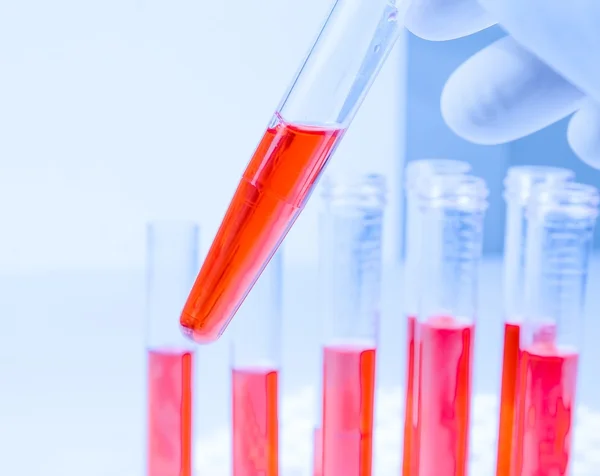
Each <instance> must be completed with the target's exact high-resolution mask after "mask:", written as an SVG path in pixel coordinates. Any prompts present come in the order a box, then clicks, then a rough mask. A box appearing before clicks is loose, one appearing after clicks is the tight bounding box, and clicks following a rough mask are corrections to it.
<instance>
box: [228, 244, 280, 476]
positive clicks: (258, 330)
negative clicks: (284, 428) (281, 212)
mask: <svg viewBox="0 0 600 476" xmlns="http://www.w3.org/2000/svg"><path fill="white" fill-rule="evenodd" d="M282 285H283V248H280V249H279V251H278V252H277V253H276V254H275V256H274V257H273V259H272V260H271V261H270V263H269V265H268V266H267V268H266V269H265V271H264V272H263V274H262V275H261V277H260V278H259V280H258V281H257V283H256V285H255V286H254V288H252V291H251V292H250V294H249V295H248V298H247V299H246V301H245V302H244V304H243V305H242V307H241V309H240V312H239V313H240V316H239V318H238V319H237V320H236V322H235V324H234V326H233V331H234V332H233V346H232V360H233V362H232V374H231V375H232V384H231V388H232V414H233V422H232V423H233V460H232V466H233V476H256V475H262V476H277V475H278V474H279V380H280V379H279V374H280V363H281V344H280V343H281V325H282Z"/></svg>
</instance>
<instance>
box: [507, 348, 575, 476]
mask: <svg viewBox="0 0 600 476" xmlns="http://www.w3.org/2000/svg"><path fill="white" fill-rule="evenodd" d="M521 359H522V360H521V383H520V385H522V387H521V388H522V391H521V389H519V390H520V391H519V414H518V418H519V421H518V428H517V438H516V440H517V445H519V446H518V447H517V464H516V466H517V471H516V475H517V476H566V475H567V474H568V468H569V460H570V453H571V441H572V428H573V426H572V425H573V413H574V412H575V391H576V386H577V363H578V355H577V354H576V353H575V352H573V353H569V352H560V351H558V350H557V349H556V348H555V346H554V345H552V344H547V343H534V344H533V345H532V346H530V347H529V348H527V349H525V350H524V351H523V352H522V354H521ZM521 445H522V446H521Z"/></svg>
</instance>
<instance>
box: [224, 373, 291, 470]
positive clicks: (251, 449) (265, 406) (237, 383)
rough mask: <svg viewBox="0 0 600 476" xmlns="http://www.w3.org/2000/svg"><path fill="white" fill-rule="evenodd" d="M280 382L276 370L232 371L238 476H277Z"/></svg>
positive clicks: (234, 456)
mask: <svg viewBox="0 0 600 476" xmlns="http://www.w3.org/2000/svg"><path fill="white" fill-rule="evenodd" d="M278 380H279V379H278V372H277V370H270V369H258V368H256V369H253V368H245V369H244V368H235V369H233V371H232V392H233V474H234V475H235V476H258V475H264V476H276V475H277V474H278V468H279V463H278V458H279V456H278V455H279V449H278V442H279V436H278V433H279V422H278Z"/></svg>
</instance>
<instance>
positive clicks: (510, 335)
mask: <svg viewBox="0 0 600 476" xmlns="http://www.w3.org/2000/svg"><path fill="white" fill-rule="evenodd" d="M520 337H521V326H520V325H519V324H511V323H508V322H507V323H506V324H505V326H504V356H503V361H502V390H501V394H500V395H501V397H500V426H499V434H498V456H497V462H496V476H511V465H512V464H513V462H514V451H515V449H514V445H513V435H514V431H515V419H516V406H517V402H516V398H517V381H518V379H519V353H520V351H519V343H520Z"/></svg>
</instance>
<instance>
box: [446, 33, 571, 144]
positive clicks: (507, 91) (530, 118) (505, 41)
mask: <svg viewBox="0 0 600 476" xmlns="http://www.w3.org/2000/svg"><path fill="white" fill-rule="evenodd" d="M581 98H582V94H581V93H580V92H579V91H578V90H577V89H576V88H575V87H574V86H572V85H571V84H570V83H568V82H567V81H565V80H564V79H563V78H562V77H560V76H558V75H557V74H556V73H555V72H554V71H552V70H551V69H550V68H548V67H547V66H546V65H545V64H543V63H542V62H540V61H539V60H538V59H537V58H536V57H534V56H533V55H531V54H530V53H528V52H526V51H524V50H523V49H522V48H521V47H520V46H518V45H517V44H516V43H515V42H514V40H512V38H510V37H505V38H502V39H501V40H498V41H497V42H495V43H493V44H492V45H490V46H488V47H487V48H485V49H483V50H482V51H480V52H479V53H477V54H475V55H474V56H472V57H471V58H470V59H468V60H467V61H466V62H465V63H463V64H462V65H461V66H460V67H459V68H458V69H457V70H456V71H455V72H454V73H453V74H452V75H451V76H450V78H449V79H448V81H447V83H446V85H445V87H444V89H443V92H442V97H441V105H440V106H441V112H442V116H443V118H444V120H445V121H446V124H447V125H448V126H449V127H450V129H452V130H453V131H454V132H455V133H456V134H457V135H459V136H461V137H463V138H465V139H467V140H469V141H471V142H474V143H478V144H484V145H495V144H501V143H505V142H510V141H512V140H515V139H519V138H521V137H524V136H526V135H529V134H531V133H533V132H536V131H538V130H540V129H542V128H544V127H546V126H548V125H550V124H552V123H554V122H556V121H558V120H560V119H562V118H564V117H566V116H568V115H569V114H571V113H572V112H573V111H574V110H575V109H576V108H577V105H578V102H579V101H580V99H581Z"/></svg>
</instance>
